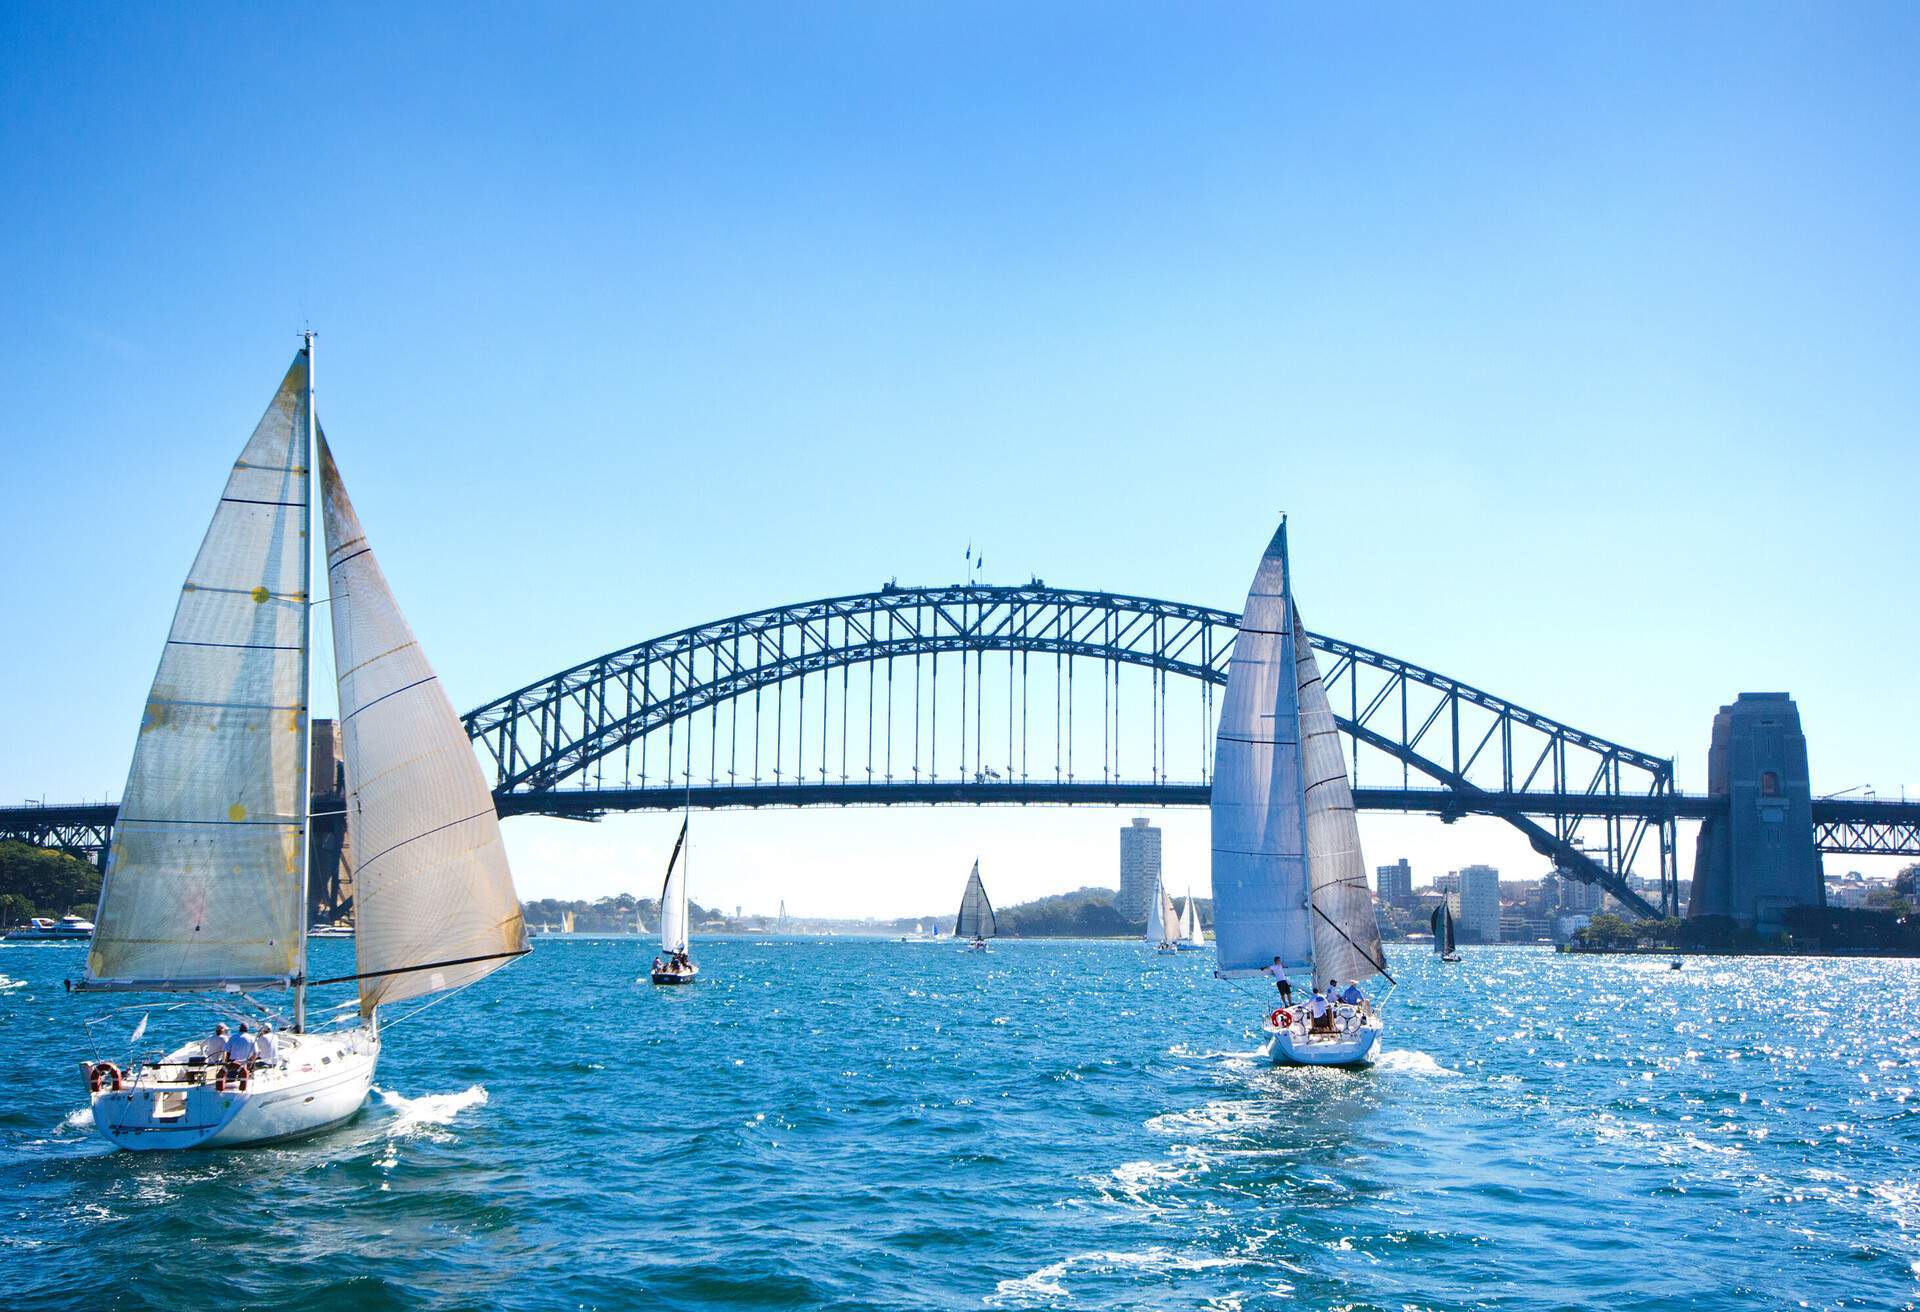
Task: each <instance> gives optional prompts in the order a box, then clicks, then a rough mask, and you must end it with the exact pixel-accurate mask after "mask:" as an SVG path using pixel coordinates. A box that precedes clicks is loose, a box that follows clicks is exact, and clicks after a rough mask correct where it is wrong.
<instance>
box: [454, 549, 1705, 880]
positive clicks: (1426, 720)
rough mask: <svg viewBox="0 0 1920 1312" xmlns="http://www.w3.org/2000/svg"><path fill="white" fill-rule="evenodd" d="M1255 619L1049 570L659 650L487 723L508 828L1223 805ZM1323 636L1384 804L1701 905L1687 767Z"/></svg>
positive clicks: (840, 600)
mask: <svg viewBox="0 0 1920 1312" xmlns="http://www.w3.org/2000/svg"><path fill="white" fill-rule="evenodd" d="M1238 626H1239V616H1238V615H1236V614H1234V613H1232V612H1230V611H1223V610H1216V609H1213V608H1210V607H1205V606H1192V605H1185V604H1182V603H1178V602H1171V601H1161V600H1156V599H1154V598H1149V597H1137V596H1129V595H1126V594H1120V593H1109V592H1094V591H1083V590H1076V589H1065V588H1051V587H1048V586H1047V585H1046V584H1044V583H1042V582H1041V581H1040V580H1038V579H1036V580H1034V581H1032V582H1030V583H1028V584H1025V585H1022V586H1016V587H998V586H988V585H984V584H959V585H953V586H948V587H899V586H895V585H893V584H888V585H887V586H885V587H883V588H881V589H880V590H878V591H876V592H867V593H858V594H853V595H849V596H842V597H831V598H826V599H824V600H820V601H810V602H803V603H800V604H798V605H791V606H778V607H773V608H770V609H767V610H761V611H754V612H751V613H749V614H743V615H735V616H733V617H731V618H728V619H723V620H718V621H715V622H713V623H710V624H703V625H698V626H695V627H692V628H687V629H682V630H680V631H678V632H675V633H670V634H666V635H664V636H662V637H658V638H653V639H649V640H648V641H646V642H642V643H638V644H636V645H634V646H631V647H626V648H622V649H621V650H619V651H615V652H609V653H608V654H606V655H604V656H601V657H598V658H596V659H594V660H591V661H587V662H584V663H582V664H580V665H576V666H574V667H572V668H570V669H567V670H563V671H561V672H560V673H558V674H555V675H553V676H552V677H550V678H547V679H544V680H541V681H540V682H538V683H534V684H529V685H528V686H526V687H524V688H521V689H519V690H517V691H515V692H512V693H508V694H507V695H506V696H504V697H501V698H499V699H497V700H495V701H492V702H489V703H487V704H486V705H484V706H481V707H479V708H478V709H476V710H474V711H471V712H469V713H468V714H467V715H466V716H465V717H464V720H465V723H466V727H467V731H468V733H469V735H470V736H471V737H472V738H473V740H474V742H475V743H476V744H477V745H478V747H479V748H480V749H481V752H482V754H483V756H484V757H486V758H489V759H490V760H491V764H492V770H493V774H494V784H495V796H496V798H497V800H498V802H499V806H500V810H501V812H502V814H528V813H532V814H548V815H565V816H593V815H599V814H603V813H605V812H608V811H613V810H625V809H644V808H666V807H675V806H680V805H683V804H690V805H697V806H702V807H728V806H763V805H780V806H805V805H836V806H846V805H876V804H877V805H885V804H902V803H906V804H916V803H917V804H939V803H973V804H983V803H1011V804H1047V803H1056V804H1060V803H1065V804H1107V805H1143V804H1155V805H1204V804H1205V803H1206V801H1207V796H1208V788H1209V784H1210V780H1211V774H1212V759H1211V755H1212V747H1213V731H1214V725H1215V723H1216V718H1217V712H1216V708H1215V706H1214V703H1215V701H1216V700H1217V690H1218V689H1219V688H1221V687H1222V686H1224V685H1225V683H1226V678H1227V662H1228V659H1229V657H1230V655H1231V653H1232V649H1233V641H1234V638H1235V636H1236V634H1237V631H1238ZM1309 636H1310V638H1311V641H1312V643H1313V647H1314V650H1315V651H1316V653H1317V654H1318V656H1319V659H1320V664H1321V670H1322V674H1323V677H1324V679H1325V682H1326V686H1327V690H1328V696H1329V699H1330V700H1331V701H1332V702H1333V703H1334V706H1335V714H1336V718H1337V719H1338V720H1339V723H1340V728H1341V729H1342V730H1343V731H1344V732H1345V734H1346V735H1347V737H1348V740H1349V745H1350V749H1351V753H1350V767H1349V768H1350V769H1351V770H1352V772H1353V777H1354V782H1355V785H1356V799H1357V801H1358V802H1359V804H1360V805H1361V806H1363V807H1368V808H1373V809H1385V810H1400V811H1411V812H1428V813H1433V814H1437V815H1440V816H1441V817H1442V818H1444V819H1447V820H1449V821H1451V820H1453V819H1457V818H1459V817H1460V816H1463V815H1468V814H1484V815H1496V816H1499V817H1500V818H1502V819H1504V820H1505V821H1507V822H1508V823H1509V824H1512V825H1513V826H1515V827H1516V828H1518V829H1519V830H1520V831H1521V832H1522V833H1524V834H1526V836H1527V837H1528V839H1529V841H1530V842H1531V843H1532V845H1533V847H1534V849H1535V850H1536V851H1538V852H1540V853H1541V854H1542V855H1544V856H1547V857H1549V858H1551V859H1552V860H1553V861H1554V863H1555V864H1556V865H1557V866H1558V867H1559V868H1560V869H1562V870H1563V871H1564V872H1566V873H1568V874H1570V875H1573V876H1575V877H1577V878H1580V879H1582V880H1586V881H1588V882H1592V883H1598V884H1601V885H1603V886H1604V887H1605V888H1606V889H1607V890H1608V891H1609V892H1611V893H1612V894H1613V895H1614V896H1615V897H1616V898H1618V899H1619V900H1620V901H1621V902H1623V903H1625V904H1626V905H1628V906H1629V907H1631V908H1633V909H1634V910H1636V911H1638V912H1640V913H1641V914H1643V915H1660V914H1669V915H1671V914H1677V913H1678V898H1677V861H1676V850H1675V821H1676V819H1677V818H1678V816H1679V815H1680V814H1681V806H1682V799H1681V798H1679V797H1678V796H1677V794H1676V793H1675V791H1674V779H1673V763H1672V762H1671V761H1670V760H1667V759H1665V758H1662V757H1659V756H1655V755H1652V754H1650V753H1647V752H1641V751H1636V750H1634V749H1633V748H1630V747H1625V746H1622V745H1621V744H1619V743H1615V742H1611V741H1609V740H1607V739H1605V738H1602V737H1600V736H1598V735H1596V734H1591V733H1586V732H1584V731H1582V730H1579V729H1575V728H1573V727H1572V726H1570V725H1567V724H1564V723H1561V722H1560V721H1557V720H1554V719H1551V718H1549V717H1547V716H1544V715H1540V714H1537V713H1536V712H1533V711H1530V710H1527V709H1525V708H1523V707H1520V706H1517V705H1515V704H1513V703H1512V702H1510V701H1508V700H1506V699H1505V698H1501V697H1497V696H1495V695H1493V694H1491V693H1488V692H1484V691H1482V690H1480V689H1478V688H1475V687H1473V686H1471V685H1469V684H1465V683H1462V682H1461V681H1459V680H1457V679H1451V678H1448V677H1447V676H1445V675H1441V674H1437V673H1435V672H1434V671H1432V670H1429V669H1426V668H1424V667H1422V666H1418V665H1414V664H1412V663H1410V662H1407V661H1403V660H1400V659H1398V658H1396V657H1392V656H1388V655H1386V654H1384V653H1382V652H1378V651H1374V650H1372V649H1371V648H1367V647H1362V646H1359V645H1357V644H1354V643H1349V642H1344V641H1341V640H1340V639H1337V638H1333V637H1329V636H1327V635H1324V634H1317V633H1316V634H1310V635H1309ZM856 672H857V674H856ZM943 675H944V678H943ZM1343 703H1344V705H1343ZM609 769H611V772H612V780H611V782H609V780H608V773H609ZM1416 777H1417V778H1418V780H1419V781H1420V782H1419V784H1416V783H1415V779H1416ZM1630 880H1632V881H1634V883H1638V884H1640V886H1641V888H1645V889H1647V890H1648V891H1653V890H1655V889H1657V890H1658V891H1657V897H1658V904H1657V905H1656V904H1655V903H1654V902H1653V901H1650V900H1649V899H1648V898H1647V897H1646V896H1644V895H1643V893H1642V892H1641V891H1640V888H1636V887H1634V886H1633V884H1632V883H1630V882H1629V881H1630Z"/></svg>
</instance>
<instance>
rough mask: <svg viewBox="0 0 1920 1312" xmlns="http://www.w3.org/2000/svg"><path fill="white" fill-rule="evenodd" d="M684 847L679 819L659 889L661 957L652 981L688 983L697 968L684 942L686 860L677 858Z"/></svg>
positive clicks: (683, 827)
mask: <svg viewBox="0 0 1920 1312" xmlns="http://www.w3.org/2000/svg"><path fill="white" fill-rule="evenodd" d="M686 849H687V821H686V820H682V821H681V822H680V836H679V837H678V838H676V839H674V840H673V853H672V854H671V855H670V856H668V857H667V879H666V882H665V883H664V884H663V885H661V888H660V952H661V955H662V957H663V960H662V961H661V962H660V963H659V967H658V968H657V969H656V970H654V972H653V976H652V978H653V982H654V983H655V984H691V983H693V980H694V976H696V975H698V974H699V973H700V967H698V966H696V965H694V964H693V956H692V954H691V953H690V952H689V951H688V943H687V930H688V924H687V863H686V862H685V861H684V860H682V859H681V857H682V854H683V853H684V852H685V851H686Z"/></svg>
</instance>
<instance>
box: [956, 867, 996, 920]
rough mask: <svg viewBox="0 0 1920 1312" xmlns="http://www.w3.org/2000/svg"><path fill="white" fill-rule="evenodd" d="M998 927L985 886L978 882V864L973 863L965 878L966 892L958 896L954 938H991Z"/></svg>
mask: <svg viewBox="0 0 1920 1312" xmlns="http://www.w3.org/2000/svg"><path fill="white" fill-rule="evenodd" d="M997 929H998V926H997V924H996V923H995V921H994V918H993V903H991V902H989V901H987V886H986V885H985V884H983V883H981V882H980V862H979V861H977V860H976V861H975V862H974V863H973V874H972V875H970V876H969V877H968V878H967V891H966V892H965V893H962V894H961V895H960V915H959V916H958V918H956V919H955V921H954V923H953V933H954V937H956V938H992V937H993V936H994V934H995V932H996V931H997Z"/></svg>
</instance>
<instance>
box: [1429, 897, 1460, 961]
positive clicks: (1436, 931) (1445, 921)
mask: <svg viewBox="0 0 1920 1312" xmlns="http://www.w3.org/2000/svg"><path fill="white" fill-rule="evenodd" d="M1433 952H1434V955H1435V956H1437V957H1439V958H1440V960H1442V961H1458V960H1460V954H1459V953H1458V952H1457V951H1455V950H1454V946H1453V908H1452V907H1450V906H1448V905H1447V904H1446V903H1445V902H1442V903H1441V904H1440V905H1439V906H1437V907H1435V908H1434V909H1433Z"/></svg>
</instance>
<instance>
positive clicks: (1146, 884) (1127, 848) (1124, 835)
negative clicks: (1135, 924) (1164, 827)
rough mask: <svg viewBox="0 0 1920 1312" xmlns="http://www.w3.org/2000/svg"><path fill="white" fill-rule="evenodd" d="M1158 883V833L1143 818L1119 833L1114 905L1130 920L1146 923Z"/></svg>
mask: <svg viewBox="0 0 1920 1312" xmlns="http://www.w3.org/2000/svg"><path fill="white" fill-rule="evenodd" d="M1159 883H1160V831H1159V829H1157V828H1156V827H1155V826H1154V825H1153V824H1151V823H1150V822H1149V821H1148V820H1147V818H1146V817H1145V816H1138V817H1136V818H1135V819H1134V822H1133V823H1132V824H1130V825H1128V826H1127V827H1126V828H1125V829H1122V830H1121V831H1120V896H1119V897H1117V898H1115V899H1114V905H1115V906H1116V907H1117V908H1119V911H1120V914H1121V915H1123V916H1125V917H1126V918H1127V919H1129V920H1145V919H1146V918H1147V904H1148V902H1149V901H1150V900H1151V899H1152V897H1153V890H1154V889H1155V888H1157V887H1158V886H1159Z"/></svg>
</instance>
